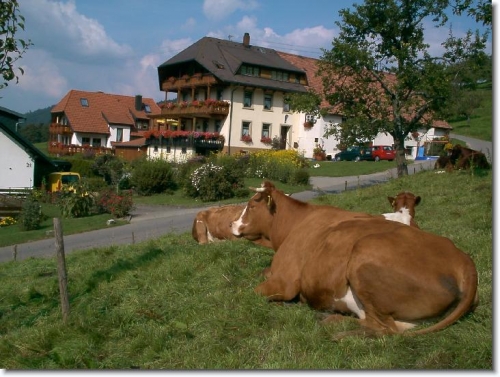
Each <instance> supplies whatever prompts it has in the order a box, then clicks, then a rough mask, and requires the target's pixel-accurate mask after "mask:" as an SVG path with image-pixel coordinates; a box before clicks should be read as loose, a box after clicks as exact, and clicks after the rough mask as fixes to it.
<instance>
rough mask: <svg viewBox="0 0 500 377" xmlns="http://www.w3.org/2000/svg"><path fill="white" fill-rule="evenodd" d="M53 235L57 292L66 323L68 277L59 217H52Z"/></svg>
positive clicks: (67, 313)
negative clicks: (57, 282) (57, 283)
mask: <svg viewBox="0 0 500 377" xmlns="http://www.w3.org/2000/svg"><path fill="white" fill-rule="evenodd" d="M53 222H54V235H55V240H56V253H57V275H58V277H59V294H60V296H61V309H62V316H63V322H64V323H66V322H67V320H68V315H69V299H68V277H67V274H66V259H65V256H64V240H63V232H62V224H61V219H59V218H58V217H54V218H53Z"/></svg>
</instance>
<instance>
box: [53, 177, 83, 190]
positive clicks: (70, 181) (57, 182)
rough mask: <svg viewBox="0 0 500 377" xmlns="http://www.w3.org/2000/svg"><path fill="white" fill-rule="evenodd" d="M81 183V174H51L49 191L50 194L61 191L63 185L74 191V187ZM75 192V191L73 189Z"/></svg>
mask: <svg viewBox="0 0 500 377" xmlns="http://www.w3.org/2000/svg"><path fill="white" fill-rule="evenodd" d="M79 182H80V174H78V173H75V172H57V173H50V174H49V190H50V192H56V191H61V189H62V187H63V185H66V186H69V189H70V190H72V189H73V185H75V184H78V183H79ZM73 190H74V189H73Z"/></svg>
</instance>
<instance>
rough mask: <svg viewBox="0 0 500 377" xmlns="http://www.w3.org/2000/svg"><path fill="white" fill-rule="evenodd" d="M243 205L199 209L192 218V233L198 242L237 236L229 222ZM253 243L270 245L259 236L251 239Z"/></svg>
mask: <svg viewBox="0 0 500 377" xmlns="http://www.w3.org/2000/svg"><path fill="white" fill-rule="evenodd" d="M244 209H245V205H227V206H222V207H212V208H208V209H206V210H203V211H200V212H198V213H197V214H196V217H195V218H194V220H193V228H192V231H191V233H192V235H193V238H194V239H195V240H196V241H197V242H198V243H199V244H200V245H203V244H207V243H210V242H214V241H217V240H235V239H238V238H240V237H237V236H235V235H234V234H233V232H232V230H231V223H232V222H233V221H234V220H236V219H238V218H239V217H240V215H241V212H242V211H243V210H244ZM252 241H253V242H254V243H256V244H258V245H262V246H266V247H271V246H270V242H269V241H268V240H265V239H263V238H261V237H257V238H256V239H254V240H252Z"/></svg>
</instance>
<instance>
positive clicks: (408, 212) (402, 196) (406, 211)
mask: <svg viewBox="0 0 500 377" xmlns="http://www.w3.org/2000/svg"><path fill="white" fill-rule="evenodd" d="M387 199H389V203H391V207H392V209H393V210H394V212H391V213H384V214H383V215H382V216H384V217H385V218H386V219H387V220H392V221H398V222H400V223H403V224H406V225H410V226H414V227H417V228H418V225H417V223H416V222H415V220H414V219H415V207H416V206H417V205H418V204H419V203H420V200H421V198H420V196H416V195H415V194H412V193H411V192H409V191H403V192H400V193H399V194H398V195H396V197H392V196H388V197H387Z"/></svg>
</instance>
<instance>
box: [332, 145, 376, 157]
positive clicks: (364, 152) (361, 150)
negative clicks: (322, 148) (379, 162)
mask: <svg viewBox="0 0 500 377" xmlns="http://www.w3.org/2000/svg"><path fill="white" fill-rule="evenodd" d="M335 160H336V161H361V160H373V157H372V151H371V148H369V147H357V146H352V147H347V149H346V150H343V151H341V152H338V153H336V154H335Z"/></svg>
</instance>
